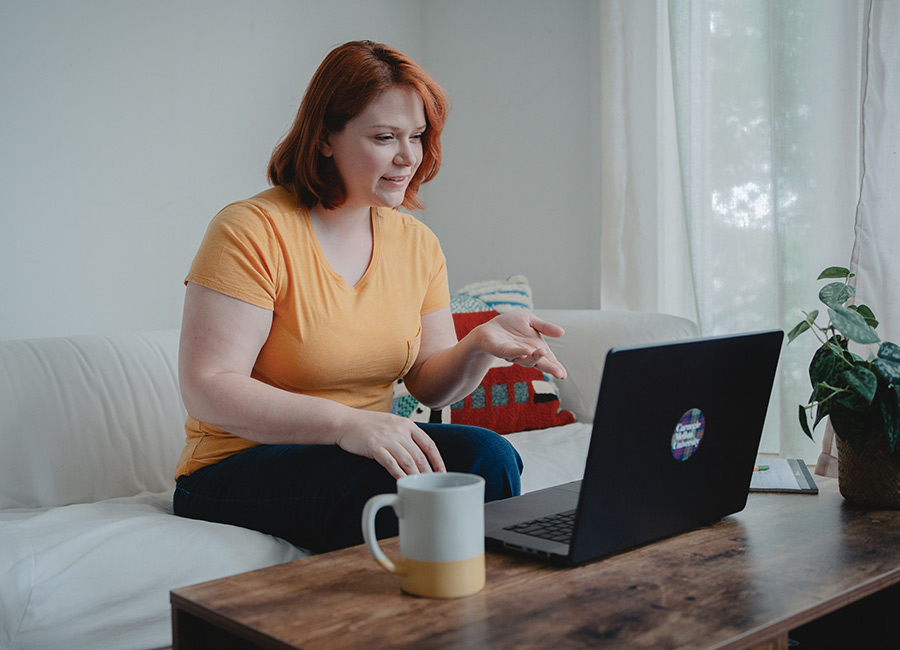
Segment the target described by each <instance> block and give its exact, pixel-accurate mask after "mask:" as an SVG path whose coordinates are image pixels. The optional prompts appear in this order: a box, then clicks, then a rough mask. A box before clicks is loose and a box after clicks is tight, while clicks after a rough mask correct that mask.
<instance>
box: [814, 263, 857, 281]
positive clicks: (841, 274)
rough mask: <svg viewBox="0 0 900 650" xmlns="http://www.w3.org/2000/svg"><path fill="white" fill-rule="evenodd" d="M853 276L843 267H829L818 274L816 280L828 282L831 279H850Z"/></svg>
mask: <svg viewBox="0 0 900 650" xmlns="http://www.w3.org/2000/svg"><path fill="white" fill-rule="evenodd" d="M854 275H855V274H853V273H850V269H845V268H844V267H843V266H829V267H828V268H827V269H825V270H824V271H822V272H821V273H820V274H819V277H818V278H816V279H817V280H830V279H832V278H852V277H853V276H854Z"/></svg>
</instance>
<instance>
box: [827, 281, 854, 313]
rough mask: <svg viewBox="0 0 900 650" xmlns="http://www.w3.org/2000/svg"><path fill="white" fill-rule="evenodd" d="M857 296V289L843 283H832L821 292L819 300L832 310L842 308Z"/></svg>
mask: <svg viewBox="0 0 900 650" xmlns="http://www.w3.org/2000/svg"><path fill="white" fill-rule="evenodd" d="M855 295H856V289H854V288H853V287H851V286H850V285H849V284H844V283H843V282H831V283H830V284H826V285H825V286H824V287H822V288H821V289H820V290H819V300H821V301H822V302H823V303H825V304H826V305H828V306H829V307H832V308H835V307H840V306H841V305H843V304H844V303H845V302H847V301H848V300H850V298H852V297H853V296H855Z"/></svg>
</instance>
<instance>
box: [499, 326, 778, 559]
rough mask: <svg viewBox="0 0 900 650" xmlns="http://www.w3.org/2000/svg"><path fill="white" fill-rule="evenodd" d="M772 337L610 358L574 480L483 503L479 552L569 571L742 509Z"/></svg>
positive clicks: (695, 342)
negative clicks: (504, 553)
mask: <svg viewBox="0 0 900 650" xmlns="http://www.w3.org/2000/svg"><path fill="white" fill-rule="evenodd" d="M782 339H783V332H781V331H780V330H770V331H765V332H754V333H749V334H740V335H732V336H721V337H712V338H701V339H691V340H686V341H679V342H675V343H666V344H655V345H647V346H636V347H628V348H613V349H612V350H610V351H609V352H608V353H607V357H606V363H605V366H604V368H603V377H602V380H601V383H600V394H599V396H598V399H597V407H596V410H595V413H594V424H593V430H592V432H591V442H590V447H589V449H588V455H587V461H586V463H585V472H584V477H583V479H582V480H581V481H575V482H573V483H568V484H565V485H559V486H555V487H551V488H547V489H544V490H537V491H535V492H529V493H527V494H524V495H522V496H518V497H514V498H511V499H505V500H503V501H494V502H491V503H487V504H485V537H486V544H487V546H488V548H492V549H501V550H508V551H513V552H517V553H525V554H528V555H531V556H534V557H536V558H541V559H545V560H548V561H551V562H558V563H563V564H579V563H582V562H587V561H589V560H593V559H596V558H599V557H602V556H605V555H609V554H612V553H616V552H619V551H623V550H626V549H629V548H632V547H635V546H639V545H642V544H646V543H648V542H651V541H654V540H657V539H661V538H664V537H668V536H671V535H675V534H677V533H681V532H684V531H687V530H690V529H693V528H696V527H699V526H702V525H705V524H709V523H712V522H714V521H717V520H719V519H721V518H722V517H725V516H727V515H730V514H732V513H735V512H738V511H740V510H742V509H743V508H744V506H745V505H746V502H747V495H748V492H749V486H750V478H751V475H752V474H753V468H754V465H755V461H756V454H757V449H758V447H759V441H760V437H761V435H762V429H763V422H764V420H765V417H766V411H767V409H768V404H769V397H770V395H771V392H772V384H773V382H774V378H775V371H776V368H777V366H778V358H779V356H780V353H781V345H782Z"/></svg>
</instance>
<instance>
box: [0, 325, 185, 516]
mask: <svg viewBox="0 0 900 650" xmlns="http://www.w3.org/2000/svg"><path fill="white" fill-rule="evenodd" d="M177 358H178V331H177V330H166V331H160V332H148V333H143V334H122V335H117V336H82V337H71V338H48V339H34V340H25V341H0V413H2V414H3V416H2V417H0V449H2V450H3V453H0V477H2V479H0V509H4V508H16V507H30V508H35V507H42V506H58V505H66V504H71V503H86V502H92V501H100V500H103V499H109V498H114V497H121V496H131V495H134V494H138V493H140V492H144V491H149V492H161V491H163V490H167V489H168V490H171V489H174V481H173V474H174V471H175V463H176V461H177V459H178V454H179V453H180V452H181V448H182V447H183V446H184V420H185V416H186V413H185V409H184V405H183V403H182V401H181V395H180V393H179V389H178V376H177Z"/></svg>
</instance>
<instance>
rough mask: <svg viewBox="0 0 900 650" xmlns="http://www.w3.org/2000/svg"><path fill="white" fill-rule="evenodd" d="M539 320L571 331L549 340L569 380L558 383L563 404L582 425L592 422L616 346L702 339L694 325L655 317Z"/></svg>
mask: <svg viewBox="0 0 900 650" xmlns="http://www.w3.org/2000/svg"><path fill="white" fill-rule="evenodd" d="M535 314H537V316H538V317H540V318H543V319H544V320H548V321H550V322H553V323H556V324H557V325H559V326H561V327H563V328H564V329H565V330H566V334H565V336H563V337H562V338H559V339H548V343H549V344H550V349H552V350H553V353H554V354H555V355H556V357H557V358H558V359H559V361H560V363H562V364H563V366H565V368H566V371H567V372H568V378H567V379H565V380H564V381H560V382H557V383H558V385H559V398H560V403H561V405H562V407H563V408H564V409H568V410H569V411H572V412H573V413H574V414H575V417H577V418H578V420H579V421H580V422H592V421H593V419H594V408H595V407H596V405H597V394H598V393H599V391H600V377H601V376H602V374H603V364H604V363H605V361H606V353H607V351H608V350H609V349H610V348H612V347H622V346H631V345H641V344H644V343H657V342H664V341H676V340H680V339H687V338H695V337H697V336H699V328H698V327H697V325H695V324H694V323H692V322H691V321H689V320H687V319H684V318H679V317H677V316H669V315H667V314H659V313H654V312H636V311H604V310H600V309H536V310H535Z"/></svg>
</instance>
